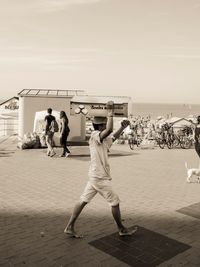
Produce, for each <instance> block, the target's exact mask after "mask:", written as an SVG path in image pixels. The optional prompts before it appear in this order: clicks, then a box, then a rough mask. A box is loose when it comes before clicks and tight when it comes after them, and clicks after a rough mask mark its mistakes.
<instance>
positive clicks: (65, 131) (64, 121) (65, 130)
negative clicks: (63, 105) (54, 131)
mask: <svg viewBox="0 0 200 267" xmlns="http://www.w3.org/2000/svg"><path fill="white" fill-rule="evenodd" d="M60 122H61V126H60V145H61V146H62V148H63V152H62V154H61V157H68V156H69V154H70V151H69V149H68V148H67V137H68V135H69V132H70V129H69V126H68V123H69V120H68V118H67V115H66V113H65V111H63V110H62V111H61V112H60Z"/></svg>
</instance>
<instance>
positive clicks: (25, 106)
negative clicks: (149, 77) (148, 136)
mask: <svg viewBox="0 0 200 267" xmlns="http://www.w3.org/2000/svg"><path fill="white" fill-rule="evenodd" d="M18 96H19V132H18V134H19V137H23V136H24V134H25V133H28V132H30V133H31V132H34V131H35V132H40V131H41V129H40V128H41V127H38V125H39V121H40V122H41V123H44V117H45V115H46V114H47V109H48V108H49V107H50V108H52V110H53V113H52V114H53V115H55V116H56V118H57V119H58V120H59V112H60V111H61V110H64V111H65V112H66V114H67V116H68V119H69V127H70V134H69V138H68V140H69V141H71V142H77V141H85V139H86V116H88V117H92V116H105V115H106V111H105V109H106V105H105V104H106V103H107V101H109V100H113V101H114V103H115V110H114V113H115V115H116V116H118V117H119V116H120V117H127V116H128V115H129V114H130V112H131V110H130V108H131V107H132V103H131V98H130V97H120V96H87V95H85V93H84V91H83V90H52V89H49V90H48V89H23V90H22V91H21V92H20V93H19V94H18ZM79 107H81V108H84V109H85V110H87V114H84V113H82V112H80V113H79V114H77V113H76V112H75V111H76V110H77V109H78V108H79ZM56 134H58V133H56ZM56 134H55V137H56Z"/></svg>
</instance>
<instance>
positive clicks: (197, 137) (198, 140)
mask: <svg viewBox="0 0 200 267" xmlns="http://www.w3.org/2000/svg"><path fill="white" fill-rule="evenodd" d="M194 142H195V143H194V147H195V150H196V152H197V155H198V156H199V158H200V115H199V116H198V117H197V125H196V127H195V130H194Z"/></svg>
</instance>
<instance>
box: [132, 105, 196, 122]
mask: <svg viewBox="0 0 200 267" xmlns="http://www.w3.org/2000/svg"><path fill="white" fill-rule="evenodd" d="M199 114H200V104H181V103H176V104H175V103H142V102H140V103H139V102H133V103H132V115H133V116H141V117H146V116H150V117H151V118H156V117H158V116H163V117H165V118H168V117H189V116H198V115H199Z"/></svg>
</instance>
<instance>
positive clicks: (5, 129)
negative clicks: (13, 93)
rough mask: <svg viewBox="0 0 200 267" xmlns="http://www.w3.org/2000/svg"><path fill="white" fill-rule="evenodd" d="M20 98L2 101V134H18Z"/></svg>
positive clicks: (0, 119)
mask: <svg viewBox="0 0 200 267" xmlns="http://www.w3.org/2000/svg"><path fill="white" fill-rule="evenodd" d="M18 111H19V98H18V97H12V98H10V99H8V100H6V101H4V102H2V103H0V136H2V135H13V134H18V114H19V113H18Z"/></svg>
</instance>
